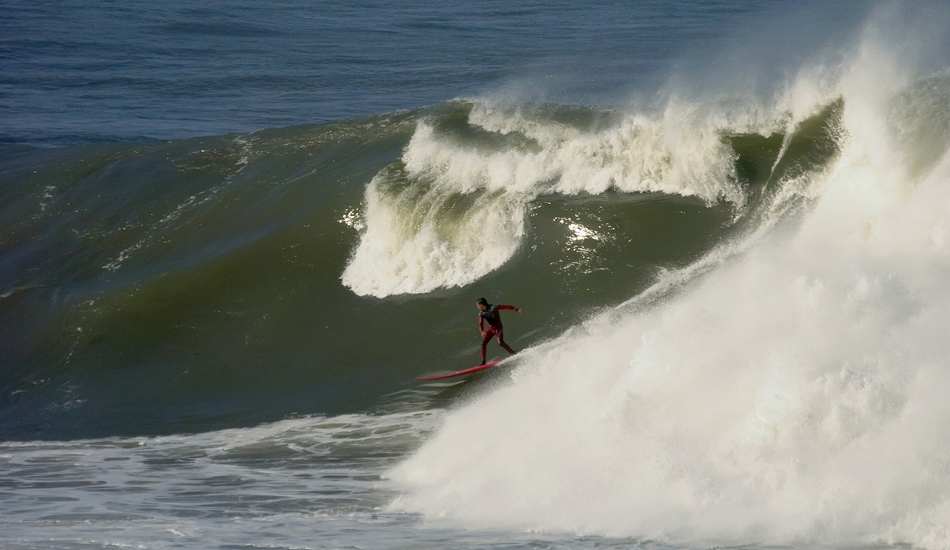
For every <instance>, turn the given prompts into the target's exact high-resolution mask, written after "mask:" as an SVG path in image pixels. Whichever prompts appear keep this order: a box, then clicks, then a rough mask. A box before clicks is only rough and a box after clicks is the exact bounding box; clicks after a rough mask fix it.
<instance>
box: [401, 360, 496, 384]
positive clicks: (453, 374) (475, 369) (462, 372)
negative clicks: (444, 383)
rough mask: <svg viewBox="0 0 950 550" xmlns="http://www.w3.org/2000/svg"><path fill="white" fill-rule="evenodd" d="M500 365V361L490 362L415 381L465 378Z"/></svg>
mask: <svg viewBox="0 0 950 550" xmlns="http://www.w3.org/2000/svg"><path fill="white" fill-rule="evenodd" d="M498 363H501V361H492V362H491V363H487V364H485V365H479V366H477V367H472V368H470V369H465V370H460V371H458V372H451V373H449V374H438V375H436V376H423V377H421V378H416V380H442V379H443V378H455V377H456V376H465V375H466V374H472V373H473V372H478V371H483V370H485V369H490V368H492V367H494V366H495V365H497V364H498Z"/></svg>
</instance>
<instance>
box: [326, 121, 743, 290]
mask: <svg viewBox="0 0 950 550" xmlns="http://www.w3.org/2000/svg"><path fill="white" fill-rule="evenodd" d="M450 109H451V110H452V112H450V113H449V114H448V115H443V116H442V117H438V116H436V117H429V118H425V119H422V120H420V121H419V123H418V126H417V128H416V131H415V133H414V135H413V137H412V139H411V141H410V143H409V145H408V146H407V147H406V149H405V151H404V152H403V155H402V158H401V159H400V160H399V161H397V162H396V163H394V164H393V165H390V166H389V167H387V168H386V169H384V170H383V171H381V172H380V173H379V174H377V175H376V177H375V178H374V179H373V181H372V182H371V183H370V184H369V185H368V186H367V189H366V193H365V198H364V213H363V219H364V220H365V224H366V228H365V231H364V232H363V233H362V235H361V238H360V243H359V245H358V246H357V247H356V249H355V250H354V252H353V254H352V257H351V260H350V262H349V264H348V265H347V267H346V269H345V270H344V272H343V274H342V276H341V280H342V282H343V284H344V285H346V286H347V287H349V288H350V289H351V290H353V292H355V293H356V294H359V295H371V296H376V297H385V296H390V295H393V294H419V293H425V292H430V291H432V290H435V289H438V288H451V287H460V286H464V285H467V284H470V283H472V282H474V281H476V280H478V279H479V278H481V277H483V276H485V275H486V274H488V273H490V272H492V271H494V270H496V269H498V268H500V267H501V266H503V265H504V264H505V263H506V262H507V261H508V260H509V259H510V258H511V257H512V256H513V255H514V254H515V253H516V252H517V250H518V248H519V247H520V246H521V243H522V241H523V238H524V236H525V233H526V231H527V229H526V221H527V218H528V211H529V208H530V205H531V204H532V201H534V200H535V199H537V198H538V197H540V196H543V195H551V194H559V195H567V196H571V195H579V194H587V195H602V194H604V193H606V192H608V191H611V190H614V191H618V192H621V193H635V192H660V193H666V194H675V195H681V196H690V197H698V198H700V199H702V200H704V201H706V202H708V203H713V202H716V201H719V200H725V201H728V202H730V203H732V204H734V205H735V206H737V207H741V206H742V205H743V204H744V203H745V194H744V191H743V189H742V185H741V184H740V183H739V180H738V178H737V174H736V168H735V158H736V155H735V152H734V150H733V149H732V147H731V146H730V144H729V143H728V140H726V139H724V137H723V134H724V133H726V132H728V131H730V129H729V128H724V127H719V126H716V123H715V121H714V117H711V116H709V113H708V110H703V109H700V108H698V107H696V106H690V105H685V104H677V105H673V104H671V105H670V106H669V108H668V109H667V110H666V112H665V113H663V114H661V115H658V116H656V117H652V118H651V117H650V116H647V115H643V114H636V115H624V116H621V117H620V118H619V120H617V121H615V122H612V123H609V124H607V125H597V124H594V123H592V121H591V120H589V119H590V114H589V113H588V114H584V115H578V114H577V113H576V112H572V111H571V109H570V108H567V107H563V108H561V109H562V110H563V111H564V113H558V112H555V114H559V115H561V118H568V119H569V122H570V123H565V122H562V121H560V120H558V117H552V116H549V115H548V114H547V113H545V111H544V109H534V110H531V109H529V108H525V109H510V108H505V107H498V106H493V105H489V104H487V103H484V102H477V103H461V102H456V103H454V104H452V105H451V106H450ZM459 110H461V111H462V112H463V113H466V112H467V114H465V121H464V122H463V123H459V122H458V120H459V119H460V118H461V117H460V113H459V112H458V111H459ZM571 117H573V120H571ZM585 119H588V120H585Z"/></svg>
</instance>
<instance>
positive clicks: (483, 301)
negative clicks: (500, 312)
mask: <svg viewBox="0 0 950 550" xmlns="http://www.w3.org/2000/svg"><path fill="white" fill-rule="evenodd" d="M475 303H476V304H481V305H483V306H487V305H488V300H486V299H484V298H479V299H477V300H475Z"/></svg>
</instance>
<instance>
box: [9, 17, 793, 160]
mask: <svg viewBox="0 0 950 550" xmlns="http://www.w3.org/2000/svg"><path fill="white" fill-rule="evenodd" d="M781 9H784V7H783V6H782V3H781V2H778V1H776V0H760V1H757V2H739V1H735V0H716V1H710V2H702V3H697V2H688V1H649V2H637V3H617V2H595V3H587V2H565V1H560V2H522V3H511V2H505V1H480V2H472V3H463V4H454V3H448V4H447V3H443V2H436V1H418V0H413V1H409V2H368V1H357V2H306V1H303V0H287V1H272V2H256V1H238V0H228V1H225V2H210V1H203V2H185V1H178V0H175V1H169V2H147V1H144V0H131V1H128V2H110V1H104V0H103V1H94V2H86V1H81V0H66V1H62V2H52V1H39V2H25V1H15V0H14V1H5V2H3V3H2V4H0V121H2V124H0V136H2V138H3V139H4V140H7V141H15V142H28V143H47V144H64V143H74V142H88V141H99V140H110V139H130V138H139V137H148V138H160V139H168V138H177V137H186V136H195V135H208V134H218V133H223V132H242V131H251V130H256V129H260V128H271V127H283V126H288V125H292V124H306V123H314V122H322V121H327V120H334V119H339V118H355V117H362V116H366V115H370V114H376V113H385V112H390V111H394V110H397V109H412V108H417V107H421V106H425V105H431V104H433V103H436V102H439V101H442V100H446V99H451V98H453V97H458V96H471V95H477V94H481V93H485V92H489V91H495V92H497V91H498V90H505V91H506V93H512V94H515V95H528V96H534V98H535V99H543V100H548V101H556V102H559V103H580V104H588V103H604V102H611V101H617V100H620V99H622V98H624V97H626V96H627V95H628V94H629V93H630V92H631V91H633V90H634V89H637V88H640V89H649V86H645V84H651V85H655V84H656V83H657V82H658V81H659V80H660V79H662V78H664V77H665V76H666V75H667V74H668V73H669V72H670V69H671V59H675V58H676V56H678V55H681V54H683V52H687V51H695V50H696V49H697V46H698V47H699V48H700V49H719V48H720V47H721V46H722V45H723V44H727V43H728V42H729V41H731V40H734V34H735V32H736V31H737V29H740V30H741V28H742V27H743V26H747V25H750V24H753V23H750V21H753V22H754V21H755V20H756V18H760V17H765V16H768V15H769V14H771V13H772V12H774V11H776V10H781Z"/></svg>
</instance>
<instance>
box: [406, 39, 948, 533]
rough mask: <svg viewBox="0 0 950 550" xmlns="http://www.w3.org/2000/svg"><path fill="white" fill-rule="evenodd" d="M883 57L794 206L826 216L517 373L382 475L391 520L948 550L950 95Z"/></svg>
mask: <svg viewBox="0 0 950 550" xmlns="http://www.w3.org/2000/svg"><path fill="white" fill-rule="evenodd" d="M891 58H892V56H891V54H890V50H888V49H887V48H877V47H875V44H874V43H873V42H867V41H865V43H863V44H862V46H861V48H860V49H859V51H858V54H857V56H856V57H855V59H854V61H853V62H852V64H851V65H850V66H848V67H846V69H847V70H844V71H841V72H840V74H842V75H843V76H842V78H841V79H840V80H839V81H838V82H836V84H835V88H836V90H837V91H838V93H840V94H841V96H842V97H843V98H844V114H843V125H844V130H845V133H844V134H843V137H842V140H843V141H842V151H841V154H840V156H839V157H838V158H837V159H835V160H834V162H833V163H832V165H831V166H830V168H829V169H828V170H827V171H826V172H824V173H822V174H816V175H813V176H811V179H810V180H809V181H800V180H799V181H795V182H789V183H788V184H787V186H786V189H793V191H792V193H793V194H796V195H798V194H804V195H806V196H815V197H817V203H816V204H815V206H814V208H813V209H812V210H811V211H810V212H809V214H808V215H807V217H805V219H804V220H803V221H802V222H801V225H800V226H798V227H797V228H795V229H794V231H792V232H791V233H790V234H788V233H783V234H777V233H775V232H771V233H770V232H768V231H766V232H762V231H759V232H755V233H753V234H752V235H751V236H747V240H746V241H745V244H742V243H736V244H733V245H730V246H732V247H733V248H734V249H736V250H739V251H743V252H744V253H743V254H741V255H740V256H738V257H736V256H735V255H734V254H732V255H730V254H729V253H728V251H729V250H730V248H729V246H724V247H723V248H721V249H719V250H718V251H717V252H716V254H719V255H718V256H716V255H715V254H714V255H712V256H711V257H707V258H706V259H704V260H703V262H706V264H704V265H702V266H701V269H700V268H697V269H696V270H695V271H696V272H698V273H702V274H704V276H703V277H701V278H700V279H698V280H697V279H693V280H692V281H691V283H690V284H691V286H690V287H689V288H687V289H684V290H682V291H681V292H680V294H679V295H678V296H676V297H675V298H668V299H667V300H666V301H665V302H662V303H660V304H659V305H658V306H656V307H652V308H649V309H644V308H638V307H636V305H637V303H636V302H637V300H632V301H631V304H628V305H627V306H625V307H624V309H622V310H618V311H616V312H609V313H607V314H604V315H603V316H601V317H599V318H598V319H595V320H593V321H591V322H590V323H588V324H586V325H585V326H583V327H579V328H577V329H574V330H572V331H570V332H569V333H568V334H567V335H565V337H563V338H561V339H560V340H558V341H556V342H553V343H551V344H548V345H545V346H543V347H541V348H538V349H536V350H533V351H529V352H528V353H527V354H525V355H523V356H522V357H523V359H522V360H521V363H520V366H519V368H518V369H517V370H516V371H514V373H513V375H512V378H511V383H510V384H508V385H506V386H504V387H501V388H498V389H496V390H495V391H493V392H491V393H489V394H487V395H484V396H482V397H481V398H479V399H478V400H476V401H474V402H472V403H470V404H468V405H466V406H464V407H462V408H460V409H458V410H456V411H454V412H452V413H450V414H449V415H447V417H446V419H445V421H444V424H443V426H442V427H441V429H440V430H439V431H438V432H437V434H436V435H435V436H434V437H433V438H432V439H431V440H430V441H429V442H428V443H427V444H426V445H425V446H424V447H423V448H422V449H421V450H420V451H419V452H418V453H416V454H415V455H414V456H412V457H411V458H410V459H408V460H407V461H405V462H404V463H403V464H401V465H400V466H398V467H397V468H395V469H394V470H392V471H391V472H390V477H391V478H392V479H393V480H394V481H395V482H397V483H398V484H399V485H400V486H401V487H403V489H404V491H405V494H404V495H403V496H402V497H400V498H399V499H397V500H396V501H395V502H394V503H393V504H392V509H395V510H402V511H412V512H418V513H423V514H425V515H426V517H428V518H430V519H436V518H443V519H445V520H447V521H453V522H457V523H461V524H463V525H466V526H473V527H481V526H491V527H507V528H516V529H539V530H553V531H571V532H577V533H600V534H608V535H623V536H634V537H643V538H650V539H656V540H670V541H679V542H684V543H688V544H689V545H691V546H695V545H705V544H730V545H733V544H746V543H773V542H774V543H796V542H818V543H825V544H837V543H848V544H854V543H869V542H901V543H911V544H914V545H918V546H921V547H926V548H934V549H942V548H950V459H948V456H950V455H948V449H950V400H948V399H947V398H946V392H947V388H948V387H950V338H947V327H948V326H950V285H948V281H950V155H948V154H947V150H948V145H950V138H947V137H946V136H947V133H946V132H935V131H932V128H931V126H930V125H931V124H932V123H933V122H934V121H937V122H938V123H939V121H943V120H946V117H947V116H950V115H948V112H950V105H948V104H946V103H945V102H940V101H934V100H933V98H934V97H944V95H943V94H946V93H950V88H946V89H942V88H941V86H944V87H946V86H947V82H946V79H941V78H931V79H928V80H925V81H924V82H923V83H921V82H920V81H917V80H915V79H914V78H908V77H907V74H906V73H905V72H903V71H899V70H896V69H895V67H898V66H901V65H906V64H904V63H896V62H889V61H888V60H889V59H891ZM792 88H794V87H792ZM802 88H803V89H809V87H808V86H803V87H802ZM811 89H814V88H811ZM934 94H936V95H934ZM821 95H822V94H816V97H817V96H821ZM927 109H930V111H929V112H925V113H923V114H921V113H920V110H925V111H926V110H927ZM806 111H808V109H806V108H804V107H799V112H806ZM907 113H917V116H907ZM796 116H797V115H796ZM934 136H937V137H936V138H935V137H934ZM941 136H943V137H941ZM934 139H938V140H939V139H943V140H944V141H943V142H942V143H940V144H939V154H936V153H934V151H935V150H936V149H934V142H933V140H934ZM921 143H926V144H927V146H928V147H930V149H929V151H930V153H928V155H925V156H921V155H919V154H917V151H918V149H917V148H918V147H919V146H920V144H921ZM792 184H794V187H791V185H792ZM775 201H776V202H775V208H774V213H775V214H776V215H778V214H780V213H781V212H782V211H783V210H785V209H787V205H788V204H789V202H788V200H785V199H783V198H782V197H780V196H777V197H776V199H775ZM766 217H767V218H768V216H766ZM772 222H774V219H772V218H769V219H766V220H764V221H763V224H764V225H763V227H769V226H770V224H771V223H772ZM710 263H711V264H712V265H711V267H714V268H715V269H710V265H708V264H710ZM651 292H655V289H651ZM654 305H656V304H654Z"/></svg>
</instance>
